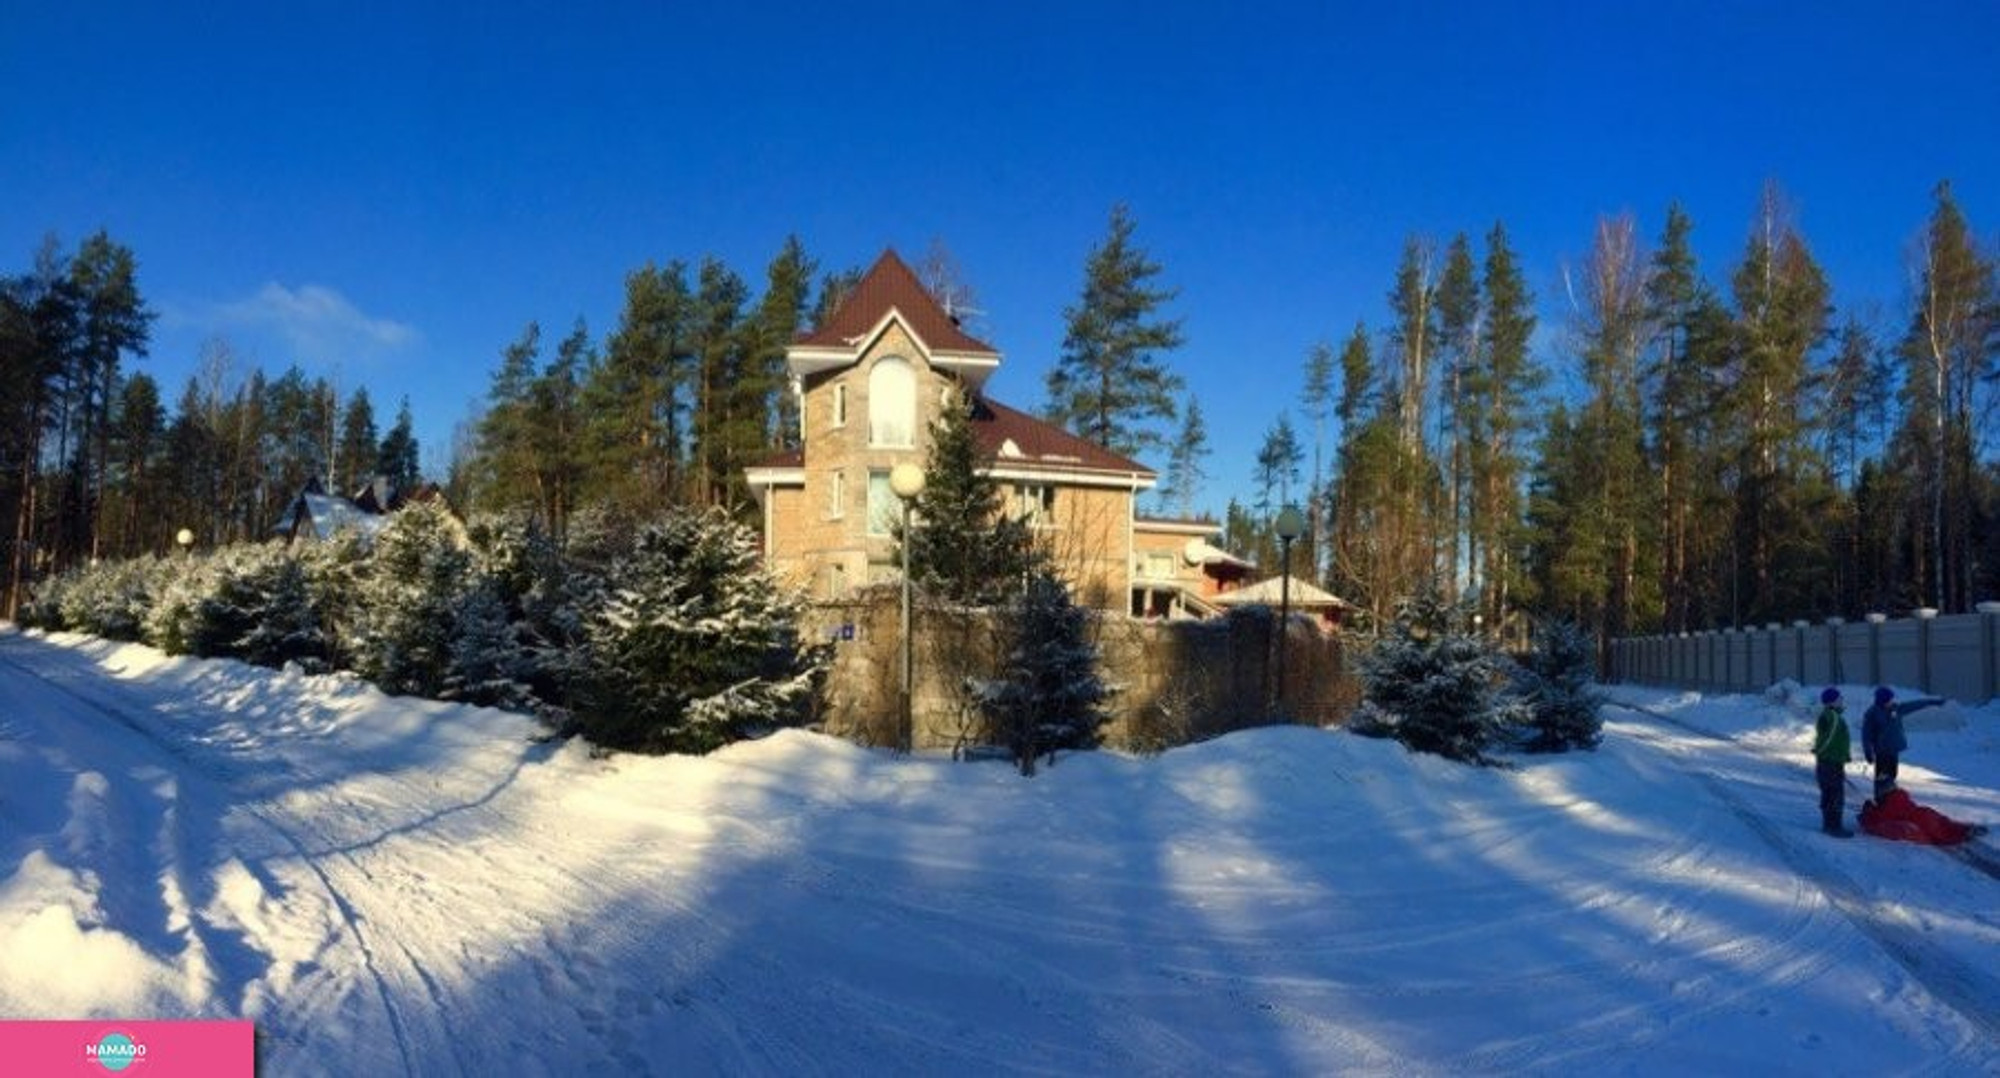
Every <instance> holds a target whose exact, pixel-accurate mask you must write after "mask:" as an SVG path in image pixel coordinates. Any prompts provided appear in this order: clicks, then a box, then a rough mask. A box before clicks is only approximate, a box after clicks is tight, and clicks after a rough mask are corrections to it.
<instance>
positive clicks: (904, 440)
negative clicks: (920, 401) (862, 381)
mask: <svg viewBox="0 0 2000 1078" xmlns="http://www.w3.org/2000/svg"><path fill="white" fill-rule="evenodd" d="M916 435H917V372H916V371H915V370H914V369H912V368H911V367H910V364H909V361H907V360H902V359H897V358H895V357H894V356H891V357H890V358H888V359H880V360H876V361H875V367H874V369H872V370H870V371H869V372H868V443H869V444H870V445H877V446H887V447H890V448H894V449H908V448H910V447H911V446H913V445H915V444H916Z"/></svg>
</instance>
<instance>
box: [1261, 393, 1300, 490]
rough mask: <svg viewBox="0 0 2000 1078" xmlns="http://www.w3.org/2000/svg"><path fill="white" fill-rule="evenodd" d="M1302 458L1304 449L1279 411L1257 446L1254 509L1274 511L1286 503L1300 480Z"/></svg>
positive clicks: (1290, 421) (1287, 417)
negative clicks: (1261, 443)
mask: <svg viewBox="0 0 2000 1078" xmlns="http://www.w3.org/2000/svg"><path fill="white" fill-rule="evenodd" d="M1304 458H1305V450H1304V449H1302V448H1300V446H1299V437H1298V434H1297V433H1296V432H1294V431H1293V430H1292V420H1291V417H1290V416H1287V415H1285V414H1283V413H1280V414H1279V415H1278V421H1277V422H1276V423H1274V424H1272V425H1271V429H1270V430H1268V431H1266V432H1265V433H1264V443H1263V445H1262V446H1260V447H1259V448H1258V450H1257V511H1258V512H1260V513H1273V514H1274V513H1276V512H1277V511H1278V510H1279V509H1280V508H1282V507H1283V506H1284V504H1285V503H1288V502H1290V501H1291V490H1292V487H1293V486H1294V485H1296V484H1297V483H1298V481H1299V464H1300V463H1301V462H1302V461H1303V460H1304Z"/></svg>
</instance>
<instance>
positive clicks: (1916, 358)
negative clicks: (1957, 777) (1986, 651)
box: [1899, 181, 2000, 611]
mask: <svg viewBox="0 0 2000 1078" xmlns="http://www.w3.org/2000/svg"><path fill="white" fill-rule="evenodd" d="M1935 198H1936V203H1937V205H1936V207H1935V209H1933V211H1932V212H1931V218H1930V223H1929V225H1928V226H1927V227H1926V229H1925V231H1924V235H1923V239H1922V242H1921V244H1920V246H1919V249H1918V255H1917V257H1918V262H1919V265H1918V266H1917V274H1918V294H1917V302H1916V310H1915V311H1914V312H1913V314H1912V317H1911V319H1910V328H1909V330H1908V331H1907V332H1906V333H1905V334H1904V335H1903V340H1902V343H1901V346H1900V348H1899V352H1900V353H1901V355H1902V357H1903V360H1904V362H1905V363H1906V364H1908V375H1907V377H1906V379H1905V381H1904V391H1905V394H1906V399H1905V405H1904V406H1905V413H1904V414H1905V419H1904V422H1905V424H1906V425H1907V426H1908V427H1909V429H1910V431H1911V433H1912V437H1911V439H1910V441H1911V445H1912V447H1913V448H1915V449H1916V452H1917V460H1918V462H1919V464H1920V466H1921V468H1922V474H1923V477H1924V484H1925V492H1926V494H1927V495H1928V496H1929V505H1928V509H1929V517H1930V519H1929V524H1928V529H1927V530H1928V535H1927V536H1926V539H1927V542H1926V543H1925V544H1924V547H1923V549H1924V551H1925V556H1924V557H1923V559H1922V562H1921V563H1920V568H1919V572H1920V574H1921V581H1922V584H1921V586H1922V588H1923V593H1924V597H1925V598H1926V599H1927V600H1928V601H1929V602H1930V603H1931V605H1933V606H1936V607H1937V608H1939V609H1941V610H1946V611H1962V610H1965V609H1967V608H1968V601H1969V599H1970V591H1971V587H1972V584H1973V577H1974V573H1975V568H1974V555H1973V551H1974V550H1975V536H1974V530H1975V527H1974V525H1975V521H1974V519H1973V510H1974V506H1975V505H1977V504H1978V499H1977V497H1976V496H1975V490H1974V488H1975V482H1976V475H1975V473H1976V464H1977V462H1976V459H1975V458H1976V448H1977V447H1978V446H1980V445H1982V444H1983V441H1984V438H1985V422H1984V417H1985V415H1986V414H1987V410H1986V408H1984V407H1981V406H1980V405H1979V404H1978V402H1977V399H1976V398H1977V389H1978V387H1979V386H1980V385H1981V384H1983V383H1985V382H1987V381H1989V380H1991V379H1992V377H1993V376H1994V372H1995V367H1996V364H2000V282H1996V276H1995V270H1994V259H1993V257H1992V256H1991V255H1990V254H1988V253H1986V252H1982V251H1981V250H1980V249H1979V246H1978V244H1977V243H1975V241H1974V240H1973V236H1972V231H1971V229H1970V228H1969V227H1967V225H1966V221H1965V215H1964V213H1963V212H1962V211H1961V210H1960V209H1959V207H1958V201H1957V199H1956V198H1954V197H1953V195H1952V191H1951V184H1950V182H1949V181H1946V182H1942V183H1939V184H1938V186H1937V190H1936V192H1935ZM1918 432H1921V434H1922V437H1921V438H1918V437H1916V436H1915V435H1916V434H1917V433H1918Z"/></svg>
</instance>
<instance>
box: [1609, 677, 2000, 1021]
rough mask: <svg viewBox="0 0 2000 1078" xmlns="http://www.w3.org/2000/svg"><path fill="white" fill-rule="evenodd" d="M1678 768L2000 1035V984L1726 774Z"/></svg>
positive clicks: (1929, 985)
mask: <svg viewBox="0 0 2000 1078" xmlns="http://www.w3.org/2000/svg"><path fill="white" fill-rule="evenodd" d="M1610 706H1611V707H1616V708H1619V709H1621V710H1625V711H1630V712H1633V713H1635V714H1639V715H1644V716H1646V717H1648V718H1650V719H1654V720H1657V721H1659V722H1664V723H1667V724H1668V725H1670V726H1673V727H1675V728H1676V729H1679V730H1682V731H1685V732H1687V733H1689V734H1692V735H1694V736H1697V737H1702V738H1706V739H1708V740H1712V741H1719V742H1722V743H1723V744H1726V745H1729V746H1730V747H1732V748H1734V749H1736V750H1738V751H1739V752H1747V753H1748V754H1749V755H1753V756H1757V757H1762V758H1766V759H1768V758H1769V757H1768V754H1765V753H1756V752H1753V751H1749V750H1745V749H1744V747H1743V746H1742V745H1740V744H1738V743H1737V741H1736V739H1735V738H1732V737H1729V736H1728V735H1726V734H1719V733H1716V732H1715V731H1713V730H1705V729H1702V728H1701V727H1699V726H1695V725H1693V724H1691V723H1688V722H1685V721H1682V720H1680V719H1677V718H1674V717H1673V716H1671V715H1666V714H1663V713H1661V712H1658V711H1654V710H1652V709H1651V708H1645V707H1639V706H1636V705H1633V704H1624V703H1618V702H1616V701H1613V702H1612V703H1611V704H1610ZM1639 737H1640V740H1642V741H1645V742H1647V743H1648V744H1651V745H1655V746H1658V745H1660V744H1661V742H1662V740H1663V739H1661V738H1659V737H1658V736H1657V735H1654V734H1649V733H1641V734H1640V735H1639ZM1668 755H1669V756H1671V754H1668ZM1674 766H1675V767H1676V768H1678V769H1680V770H1681V771H1682V772H1683V773H1685V774H1687V775H1689V776H1691V777H1693V778H1695V779H1698V780H1700V782H1701V784H1702V785H1703V786H1704V787H1705V788H1706V789H1707V790H1708V791H1709V792H1710V793H1712V794H1714V795H1715V798H1716V800H1717V801H1719V802H1721V803H1722V804H1723V805H1725V806H1727V807H1728V808H1729V811H1730V812H1731V813H1733V814H1734V815H1735V816H1736V818H1737V819H1739V820H1741V821H1743V823H1744V825H1745V826H1747V827H1749V828H1750V830H1751V831H1752V832H1754V833H1755V834H1756V835H1757V837H1758V838H1760V839H1762V840H1763V841H1764V843H1765V844H1766V845H1768V846H1770V847H1771V849H1772V850H1773V851H1774V852H1775V853H1777V855H1778V856H1779V858H1780V859H1782V860H1783V861H1784V862H1785V864H1786V865H1787V866H1788V867H1790V868H1791V869H1792V871H1794V872H1796V873H1797V874H1798V875H1799V878H1800V879H1802V880H1805V881H1808V882H1809V883H1811V884H1812V885H1813V886H1815V887H1816V888H1818V890H1819V892H1820V894H1821V895H1822V896H1824V897H1825V899H1826V900H1827V902H1828V903H1829V904H1831V905H1832V906H1833V908H1834V909H1836V910H1839V911H1840V913H1841V915H1842V916H1844V917H1846V918H1847V920H1848V921H1849V922H1850V923H1851V924H1853V925H1854V927H1855V928H1857V929H1859V930H1860V931H1861V934H1862V935H1864V936H1867V937H1868V938H1869V939H1870V940H1871V941H1873V942H1874V943H1875V945H1876V946H1877V947H1880V948H1881V949H1882V952H1883V953H1884V954H1886V955H1888V956H1889V958H1890V959H1891V960H1893V961H1894V962H1895V963H1896V964H1897V965H1899V966H1901V967H1902V968H1903V971H1904V972H1905V973H1907V974H1908V975H1909V976H1910V978H1911V979H1912V980H1914V981H1916V982H1917V983H1918V984H1920V985H1922V986H1923V987H1924V989H1925V991H1927V992H1929V993H1930V994H1931V995H1932V996H1933V997H1935V998H1936V999H1937V1000H1939V1001H1940V1002H1942V1003H1943V1004H1945V1005H1946V1006H1948V1007H1950V1008H1951V1009H1952V1010H1953V1011H1956V1012H1957V1013H1958V1014H1959V1016H1960V1017H1962V1018H1964V1019H1965V1020H1966V1021H1967V1022H1970V1023H1972V1024H1973V1025H1974V1026H1976V1027H1978V1028H1979V1029H1981V1030H1983V1031H1984V1032H1985V1033H1986V1035H1987V1036H1988V1037H1991V1038H1994V1039H1995V1040H2000V1008H1996V1007H1995V1006H1994V1005H1993V1004H1992V1003H1991V1002H1990V1001H1992V1000H1995V999H2000V982H1996V981H1995V980H1994V978H1992V977H1990V976H1988V975H1987V974H1985V973H1983V972H1982V971H1979V970H1976V969H1973V968H1972V967H1970V966H1967V965H1966V964H1965V963H1963V962H1960V961H1959V960H1958V959H1956V958H1954V957H1953V956H1952V955H1950V954H1949V953H1947V952H1945V951H1944V950H1943V949H1941V948H1938V947H1935V946H1933V945H1932V944H1931V943H1929V942H1928V941H1927V940H1925V939H1924V937H1923V931H1922V929H1921V928H1920V927H1919V926H1917V925H1915V924H1912V923H1911V922H1910V920H1909V918H1908V917H1906V916H1904V915H1903V914H1901V913H1900V912H1899V911H1897V910H1895V909H1894V908H1892V907H1888V906H1885V905H1883V904H1882V903H1878V902H1876V901H1874V900H1873V899H1871V898H1870V897H1869V896H1868V894H1867V893H1866V892H1865V891H1863V890H1862V888H1861V886H1860V885H1859V884H1857V883H1855V882H1854V880H1853V878H1852V877H1850V876H1848V875H1847V874H1846V873H1845V872H1843V871H1841V870H1840V869H1839V868H1838V867H1836V866H1834V865H1833V864H1831V863H1829V862H1827V861H1826V860H1825V859H1823V858H1822V857H1820V856H1819V855H1818V854H1816V853H1813V852H1812V851H1809V850H1807V849H1805V848H1804V847H1803V846H1801V845H1799V844H1798V843H1797V842H1795V841H1793V840H1792V839H1791V838H1790V837H1788V836H1787V835H1786V834H1785V833H1784V832H1783V831H1782V830H1781V829H1780V828H1779V827H1778V825H1776V824H1774V823H1772V822H1771V820H1770V819H1768V818H1767V817H1765V816H1763V815H1761V814H1760V813H1758V812H1757V810H1756V809H1755V808H1753V807H1752V806H1751V805H1750V804H1749V803H1748V802H1747V801H1745V800H1744V799H1743V797H1742V796H1741V795H1739V794H1738V793H1737V792H1736V791H1735V790H1733V789H1731V788H1730V787H1729V785H1728V784H1727V783H1725V782H1723V781H1722V780H1721V779H1719V778H1716V777H1715V776H1713V775H1710V774H1707V773H1706V772H1703V771H1699V770H1696V769H1694V768H1691V767H1688V766H1686V765H1685V764H1682V763H1681V762H1680V761H1679V760H1678V759H1675V760H1674ZM1815 833H1816V832H1815Z"/></svg>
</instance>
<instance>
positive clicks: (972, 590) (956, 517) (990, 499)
mask: <svg viewBox="0 0 2000 1078" xmlns="http://www.w3.org/2000/svg"><path fill="white" fill-rule="evenodd" d="M976 407H978V405H977V404H976V403H968V402H967V401H966V400H965V398H964V397H963V396H960V395H954V397H953V399H952V402H951V404H950V405H949V406H948V407H946V408H944V409H943V411H942V414H941V415H940V418H939V422H938V424H937V426H935V427H934V428H932V430H931V444H930V450H929V454H928V459H927V460H926V461H925V464H924V489H923V491H922V492H921V493H919V494H918V495H917V496H916V498H915V500H914V501H913V502H912V503H911V506H910V508H911V515H912V518H913V524H912V526H911V534H910V535H909V536H908V541H909V544H910V574H911V577H912V578H913V579H914V580H916V581H918V582H920V583H921V584H922V585H923V588H924V590H925V592H926V593H927V594H930V595H933V596H935V597H937V598H940V599H944V600H946V601H948V602H954V603H967V604H972V605H979V606H986V605H992V604H996V603H1002V602H1005V601H1007V600H1008V599H1009V598H1011V597H1012V596H1014V595H1016V594H1018V593H1019V592H1020V590H1021V588H1022V586H1023V581H1024V579H1025V578H1026V576H1027V573H1028V570H1029V568H1030V567H1031V566H1032V565H1033V564H1034V562H1035V548H1034V537H1033V535H1031V534H1030V533H1029V530H1028V527H1027V525H1025V524H1024V523H1022V522H1021V521H1019V520H1015V519H1013V518H1011V517H1008V516H1006V515H1005V514H1003V513H1002V511H1001V508H1002V506H1001V500H1000V488H999V484H997V483H996V482H994V480H993V479H992V478H991V477H990V476H988V475H986V474H985V473H984V472H983V471H981V465H982V464H983V463H984V462H983V461H981V460H980V458H979V447H978V445H977V443H976V442H975V441H974V439H973V434H972V422H971V411H972V409H974V408H976ZM895 531H896V533H897V539H898V542H899V543H900V542H902V541H903V539H904V536H903V535H902V534H901V532H902V529H901V526H900V525H898V526H897V527H896V529H895ZM899 554H900V552H899ZM898 560H900V557H899V559H898Z"/></svg>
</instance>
